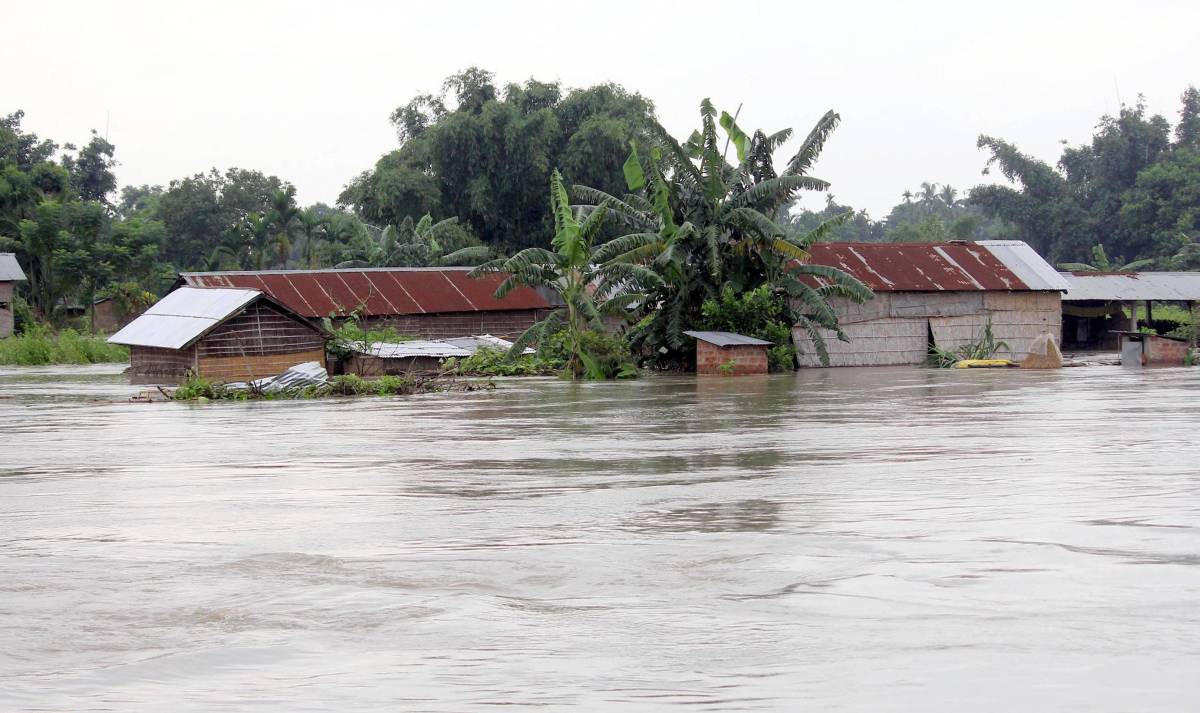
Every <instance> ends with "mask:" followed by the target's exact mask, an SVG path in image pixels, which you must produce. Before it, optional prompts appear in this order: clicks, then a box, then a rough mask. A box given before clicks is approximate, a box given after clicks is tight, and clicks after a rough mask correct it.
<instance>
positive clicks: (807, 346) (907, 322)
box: [792, 292, 1062, 366]
mask: <svg viewBox="0 0 1200 713" xmlns="http://www.w3.org/2000/svg"><path fill="white" fill-rule="evenodd" d="M829 303H830V305H831V306H832V307H833V309H834V311H835V312H837V314H838V317H839V319H840V320H841V324H842V331H844V332H845V333H846V336H847V337H849V338H850V341H849V342H848V343H847V342H841V341H838V339H837V337H836V335H835V334H834V333H833V332H829V331H827V330H822V332H821V334H822V336H823V337H824V338H825V345H826V349H827V350H828V351H829V362H830V366H885V365H899V364H920V363H922V362H924V361H925V358H926V354H927V352H928V349H929V342H930V337H931V335H932V339H933V343H934V344H936V345H937V346H939V347H941V348H943V349H954V348H956V347H959V346H961V345H963V344H966V343H968V342H973V341H976V340H977V339H978V338H979V334H980V332H981V331H982V330H983V328H984V325H986V324H987V321H988V319H989V318H990V319H991V321H992V332H993V334H994V335H995V338H996V339H997V340H999V341H1004V342H1007V343H1008V346H1009V347H1010V349H1011V353H1009V352H1001V353H1000V354H999V356H1001V357H1004V358H1012V359H1016V360H1020V359H1023V358H1024V357H1025V356H1027V355H1028V354H1029V349H1030V347H1031V346H1033V342H1034V340H1035V339H1037V337H1038V336H1039V335H1041V334H1043V333H1045V332H1049V333H1050V334H1051V335H1053V336H1054V338H1055V339H1056V340H1058V339H1061V332H1062V301H1061V296H1060V294H1059V293H1057V292H880V293H877V294H876V295H875V299H873V300H871V301H869V302H866V303H864V304H855V303H853V302H851V301H850V300H848V299H846V298H843V297H835V298H831V299H830V300H829ZM792 338H793V340H794V341H795V342H796V348H797V351H798V352H799V354H798V355H797V359H798V361H799V363H800V366H821V362H820V359H818V358H817V353H816V348H815V347H814V345H813V343H812V340H811V339H809V337H808V333H807V332H806V331H805V330H804V329H800V328H797V329H793V330H792Z"/></svg>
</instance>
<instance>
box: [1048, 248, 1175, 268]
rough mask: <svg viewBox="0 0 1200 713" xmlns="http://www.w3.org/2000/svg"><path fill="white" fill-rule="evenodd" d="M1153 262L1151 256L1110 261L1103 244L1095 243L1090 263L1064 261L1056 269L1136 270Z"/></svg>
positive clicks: (1119, 258)
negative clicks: (1132, 259)
mask: <svg viewBox="0 0 1200 713" xmlns="http://www.w3.org/2000/svg"><path fill="white" fill-rule="evenodd" d="M1153 264H1154V260H1153V259H1151V258H1147V259H1144V260H1134V261H1133V262H1124V259H1123V258H1121V257H1120V256H1118V257H1117V258H1116V259H1115V260H1112V261H1110V260H1109V259H1108V255H1107V254H1106V253H1105V252H1104V246H1103V245H1100V244H1097V245H1095V246H1093V247H1092V262H1091V263H1086V262H1064V263H1060V264H1059V266H1058V269H1060V270H1067V271H1069V272H1137V271H1138V270H1141V269H1142V268H1145V267H1150V266H1151V265H1153Z"/></svg>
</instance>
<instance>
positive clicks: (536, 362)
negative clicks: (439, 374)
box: [442, 348, 566, 376]
mask: <svg viewBox="0 0 1200 713" xmlns="http://www.w3.org/2000/svg"><path fill="white" fill-rule="evenodd" d="M565 364H566V359H565V358H555V357H554V356H545V357H543V356H542V355H541V354H522V355H521V356H518V357H515V358H510V357H509V356H508V352H507V351H502V350H499V349H490V348H484V349H480V350H479V351H477V352H475V353H474V354H472V355H470V356H466V357H461V358H459V357H450V358H448V359H445V360H443V361H442V369H443V370H444V371H446V372H449V373H451V374H457V375H459V376H551V375H554V374H557V373H558V372H559V371H561V370H562V368H563V366H564V365H565Z"/></svg>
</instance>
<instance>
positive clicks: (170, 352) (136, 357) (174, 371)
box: [129, 346, 196, 380]
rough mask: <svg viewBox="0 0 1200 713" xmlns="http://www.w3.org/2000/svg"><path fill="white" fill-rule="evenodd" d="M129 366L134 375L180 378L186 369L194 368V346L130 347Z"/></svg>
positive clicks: (185, 372)
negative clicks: (181, 347) (171, 347)
mask: <svg viewBox="0 0 1200 713" xmlns="http://www.w3.org/2000/svg"><path fill="white" fill-rule="evenodd" d="M129 367H130V368H129V370H130V372H131V373H132V374H133V375H134V376H142V377H164V378H167V379H170V380H177V379H182V378H183V377H184V376H185V375H186V374H187V372H188V371H195V369H196V347H194V346H192V347H188V348H187V349H159V348H158V347H130V348H129Z"/></svg>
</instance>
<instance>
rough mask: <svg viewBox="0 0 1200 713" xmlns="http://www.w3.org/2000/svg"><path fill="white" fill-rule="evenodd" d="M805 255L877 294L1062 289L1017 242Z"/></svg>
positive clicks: (824, 246) (869, 246)
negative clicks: (842, 273) (836, 270)
mask: <svg viewBox="0 0 1200 713" xmlns="http://www.w3.org/2000/svg"><path fill="white" fill-rule="evenodd" d="M808 252H809V255H810V256H811V257H810V260H809V261H810V262H811V263H812V264H814V265H828V266H830V267H836V268H838V269H839V270H842V271H844V272H847V273H849V274H851V275H853V276H854V277H856V278H858V280H859V281H860V282H862V283H863V284H865V285H866V286H867V287H870V288H871V289H872V290H874V291H876V292H980V291H1012V292H1029V291H1052V292H1060V291H1062V290H1065V289H1066V288H1067V285H1066V282H1065V281H1064V280H1062V279H1061V277H1059V275H1058V273H1057V272H1055V270H1054V268H1053V267H1051V266H1050V264H1049V263H1047V262H1046V261H1045V260H1043V259H1042V258H1041V256H1039V255H1038V254H1037V253H1036V252H1035V251H1034V250H1033V248H1030V247H1029V246H1028V245H1026V244H1025V243H1023V242H1021V241H1019V240H989V241H981V242H978V243H968V242H952V243H930V244H926V243H817V244H816V245H813V246H812V247H810V248H809V250H808ZM815 282H818V283H820V282H821V281H820V280H816V281H815Z"/></svg>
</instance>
